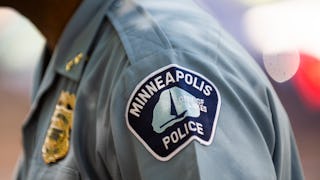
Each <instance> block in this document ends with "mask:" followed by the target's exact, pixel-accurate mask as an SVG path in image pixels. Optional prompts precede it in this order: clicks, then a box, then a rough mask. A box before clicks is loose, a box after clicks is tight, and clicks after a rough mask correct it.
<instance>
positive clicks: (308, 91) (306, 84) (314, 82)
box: [293, 53, 320, 109]
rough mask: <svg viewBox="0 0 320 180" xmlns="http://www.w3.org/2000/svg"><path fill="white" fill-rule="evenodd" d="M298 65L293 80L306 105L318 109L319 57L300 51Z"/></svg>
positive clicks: (319, 106)
mask: <svg viewBox="0 0 320 180" xmlns="http://www.w3.org/2000/svg"><path fill="white" fill-rule="evenodd" d="M300 59H301V61H300V67H299V69H298V71H297V73H296V75H295V77H294V78H293V82H294V84H295V86H296V88H297V90H298V92H299V93H300V95H301V97H302V99H303V101H304V102H306V105H307V106H308V107H310V108H312V109H313V108H315V109H320V59H317V58H316V57H313V56H311V55H308V54H305V53H300Z"/></svg>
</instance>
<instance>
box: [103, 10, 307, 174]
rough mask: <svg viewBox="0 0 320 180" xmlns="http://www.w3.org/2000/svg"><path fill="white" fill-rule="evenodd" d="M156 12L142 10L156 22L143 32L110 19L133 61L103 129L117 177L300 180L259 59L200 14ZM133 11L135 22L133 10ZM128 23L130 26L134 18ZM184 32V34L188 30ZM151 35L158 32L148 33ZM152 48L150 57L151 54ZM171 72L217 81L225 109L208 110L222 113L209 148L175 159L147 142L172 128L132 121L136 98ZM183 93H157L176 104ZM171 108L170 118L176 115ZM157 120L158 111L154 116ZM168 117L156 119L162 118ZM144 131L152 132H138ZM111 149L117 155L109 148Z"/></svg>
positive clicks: (194, 143)
mask: <svg viewBox="0 0 320 180" xmlns="http://www.w3.org/2000/svg"><path fill="white" fill-rule="evenodd" d="M146 6H147V5H146ZM157 7H160V8H161V7H163V6H159V4H157V6H153V5H150V7H148V8H150V9H151V10H150V11H149V12H147V13H146V14H143V13H142V16H144V17H141V18H145V19H148V22H149V21H153V22H156V23H155V24H151V25H150V26H148V25H149V24H144V25H145V27H144V28H140V29H139V28H137V29H129V28H128V27H126V28H127V29H120V28H119V26H120V25H119V24H117V23H121V22H126V21H120V20H119V21H116V20H114V19H112V18H111V21H112V22H113V24H114V25H115V28H116V29H117V31H118V32H119V33H120V39H121V41H122V43H123V45H124V48H125V50H126V53H127V56H128V61H130V63H129V64H127V67H126V68H123V69H122V73H121V74H120V75H119V76H118V77H117V82H114V81H112V82H114V86H113V87H112V92H111V94H110V95H111V96H110V98H109V99H108V103H109V105H108V106H107V107H106V109H107V112H106V117H105V120H106V122H107V125H106V126H105V127H106V128H107V129H105V130H106V131H105V132H108V134H109V136H108V137H110V138H111V139H109V140H110V141H108V142H110V144H109V143H108V144H109V146H108V147H105V149H106V150H105V151H103V152H105V153H106V154H110V152H111V154H114V155H115V157H114V158H111V159H112V162H116V163H117V165H118V166H117V168H118V169H117V171H114V172H118V174H119V175H120V176H121V177H122V178H123V179H177V178H178V179H302V171H301V167H300V161H299V157H298V152H297V149H296V145H295V142H294V137H293V134H292V130H291V127H290V122H289V120H288V117H287V115H286V113H285V111H284V109H283V107H282V105H281V103H280V102H279V100H278V97H277V96H276V94H275V92H274V90H273V89H272V86H271V85H270V83H269V82H268V80H267V78H266V77H265V75H264V74H263V72H262V71H261V70H260V68H259V66H258V65H257V64H256V63H255V62H254V60H253V59H252V58H251V57H250V56H249V55H248V54H247V53H246V52H245V51H244V50H243V49H242V48H241V47H240V46H239V45H238V44H237V43H236V42H234V41H233V40H232V38H230V37H229V36H228V35H227V34H226V33H225V32H224V31H223V30H222V29H221V28H219V26H218V25H217V23H215V22H214V21H211V20H208V18H204V19H202V18H200V19H201V20H203V21H205V22H210V23H207V24H205V23H203V21H200V20H199V19H198V16H195V14H192V13H194V12H191V11H181V12H179V11H178V10H177V11H170V12H162V10H161V9H160V8H159V9H156V8H157ZM153 8H154V9H153ZM188 10H190V9H188ZM142 11H143V8H140V9H139V12H142ZM172 12H174V13H175V16H174V17H176V19H175V18H170V17H173V15H172V14H170V13H172ZM185 12H190V13H189V14H188V13H185ZM148 13H150V14H148ZM180 13H181V14H183V15H181V17H185V18H182V19H183V20H184V21H183V23H182V24H179V23H181V21H179V18H181V17H179V16H180ZM129 14H130V16H131V17H134V13H131V12H130V13H129ZM155 14H158V15H159V14H161V16H156V15H155ZM190 14H191V15H190ZM152 15H154V16H152ZM192 15H193V16H192ZM196 15H198V14H196ZM150 19H151V20H150ZM180 20H181V19H180ZM207 20H208V21H207ZM140 21H142V19H139V22H140ZM128 22H131V23H128V24H130V25H132V24H134V22H136V21H128ZM140 23H141V22H140ZM150 27H152V28H153V29H152V28H150ZM182 27H183V28H184V29H185V30H186V31H182V29H183V28H182ZM195 27H196V28H195ZM150 32H155V34H156V35H150ZM189 32H192V33H189ZM159 34H160V35H159ZM163 42H167V43H168V46H161V43H163ZM159 44H160V45H159ZM146 51H148V52H150V53H148V54H146V53H145V52H146ZM141 54H144V55H141ZM169 67H179V68H180V70H181V69H184V70H186V72H192V73H193V75H194V76H193V77H198V78H199V79H200V77H201V78H202V79H205V80H206V81H210V82H212V83H213V85H214V86H215V87H216V91H218V92H219V95H220V98H221V106H220V107H219V109H218V107H217V106H216V105H210V106H207V108H208V111H210V112H211V111H214V110H218V112H219V116H218V118H217V119H216V127H215V132H214V137H213V141H212V142H211V143H207V144H206V143H203V142H200V141H199V140H197V139H192V140H191V141H190V142H188V143H187V144H184V145H181V146H177V149H178V151H176V153H174V154H173V156H171V157H170V158H167V159H161V158H158V157H157V156H155V153H154V151H153V150H152V148H151V147H152V146H157V145H158V146H163V141H161V139H160V140H158V141H149V140H150V139H155V138H154V136H153V135H152V131H158V133H163V132H166V130H164V131H162V130H161V128H160V130H154V129H153V130H152V129H148V128H145V129H144V128H142V129H141V127H139V126H136V127H132V126H130V123H128V118H127V117H126V116H127V113H128V107H129V105H128V103H130V100H132V99H135V97H136V95H135V94H134V93H135V92H139V90H141V92H143V90H142V89H143V87H146V83H147V82H150V81H153V80H155V79H156V78H157V77H158V76H159V77H160V76H161V75H160V74H161V73H166V72H167V71H168V69H169ZM181 71H182V70H181ZM159 79H160V80H161V78H159ZM159 79H158V80H159ZM154 82H155V81H154ZM147 84H148V83H147ZM164 84H165V83H164ZM149 85H151V84H149ZM160 86H161V85H160ZM179 88H180V89H182V90H183V91H182V90H181V91H180V90H176V89H171V90H172V91H170V93H171V94H170V93H169V92H168V91H161V93H160V91H157V92H155V93H154V94H157V97H158V99H160V98H161V97H160V96H161V95H163V96H164V97H168V98H167V99H168V104H170V103H171V102H169V101H171V100H170V98H171V99H174V97H171V96H175V95H172V92H180V93H182V92H184V91H188V89H185V88H188V87H186V86H184V87H183V86H179ZM158 90H159V88H158ZM158 92H159V93H158ZM188 92H189V91H188ZM182 94H183V93H182ZM188 96H189V95H188ZM189 97H190V96H189ZM150 99H151V98H150ZM164 99H165V98H164ZM140 100H141V99H140ZM137 101H138V100H137ZM155 101H157V100H155ZM173 101H174V100H173ZM171 104H172V103H171ZM140 105H141V106H143V109H146V111H148V112H151V113H152V112H154V109H155V106H154V105H152V106H151V105H150V104H148V103H147V102H145V104H143V102H142V103H141V102H140ZM137 107H138V106H137ZM162 107H163V108H167V107H166V106H162ZM167 109H168V108H167ZM172 109H173V108H171V115H173V114H174V113H173V112H174V111H177V110H172ZM176 109H177V108H176ZM129 111H130V108H129ZM141 112H142V111H141ZM161 112H168V111H167V110H163V111H161ZM177 112H178V111H177ZM180 112H183V111H180ZM177 114H179V113H176V117H175V118H177V117H178V116H177ZM180 114H182V113H180ZM156 115H157V114H153V117H156ZM167 116H168V115H167V114H161V113H160V114H158V115H157V117H159V118H160V117H167ZM144 117H146V116H141V118H142V120H145V121H143V122H146V123H149V124H152V118H149V119H143V118H144ZM160 119H161V118H160ZM181 122H182V121H181ZM172 126H173V125H172ZM143 127H144V126H143ZM146 127H147V126H146ZM149 127H151V125H150V126H149ZM139 128H140V132H143V133H145V134H147V135H146V136H143V137H142V136H141V135H139V134H138V133H137V132H138V130H137V129H139ZM102 129H103V128H102ZM150 132H151V133H150ZM172 132H173V131H172ZM148 133H150V136H148ZM153 134H154V133H153ZM169 134H170V132H169ZM100 136H101V135H100ZM103 137H104V136H103ZM162 140H163V139H162ZM109 148H111V150H112V151H108V149H109ZM105 160H106V161H104V163H105V164H107V166H108V167H109V166H110V167H113V165H112V164H110V162H108V161H107V160H108V159H105ZM109 169H112V168H109ZM110 174H111V176H112V174H116V173H112V172H111V173H110Z"/></svg>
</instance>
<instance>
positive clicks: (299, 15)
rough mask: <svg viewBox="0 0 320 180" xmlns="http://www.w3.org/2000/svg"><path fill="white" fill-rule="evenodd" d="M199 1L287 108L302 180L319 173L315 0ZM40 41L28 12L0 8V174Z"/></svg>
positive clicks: (14, 150) (11, 152)
mask: <svg viewBox="0 0 320 180" xmlns="http://www.w3.org/2000/svg"><path fill="white" fill-rule="evenodd" d="M0 1H1V0H0ZM197 2H198V4H199V5H200V6H201V7H203V8H204V9H205V10H206V11H207V12H208V13H210V14H211V15H212V16H214V17H215V18H216V19H218V20H219V21H220V23H221V25H222V26H223V27H224V28H225V29H226V30H227V31H228V32H229V33H230V34H232V35H233V36H234V37H235V39H237V40H238V42H239V43H241V44H242V45H243V46H244V47H245V48H246V49H247V50H248V52H249V53H250V54H251V55H252V56H253V57H254V58H255V60H256V61H257V62H258V64H260V65H261V67H262V69H263V70H264V71H265V72H266V74H267V75H268V77H269V78H270V81H271V82H272V84H273V86H274V88H275V89H276V91H277V92H278V94H279V97H280V99H281V101H282V103H283V105H284V106H285V108H286V110H287V112H288V114H289V117H290V120H291V123H292V127H293V130H294V133H295V136H296V140H297V144H298V148H299V151H300V156H301V160H302V165H303V169H304V173H305V177H306V179H311V180H318V179H320V171H319V165H320V155H319V154H320V141H319V137H320V23H319V19H320V1H319V0H197ZM0 4H1V2H0ZM44 44H45V40H44V38H43V37H42V36H41V34H40V33H39V32H38V31H37V30H36V28H35V27H34V26H33V25H32V24H31V23H30V22H29V21H28V20H27V19H26V18H24V17H22V16H21V15H19V14H18V13H17V12H15V11H13V10H12V9H10V8H6V7H0V115H1V118H0V142H1V143H2V145H1V149H0V179H11V177H12V173H13V172H14V168H15V164H16V161H17V159H18V157H19V155H20V153H21V125H22V123H23V121H24V118H25V117H26V116H27V114H28V110H29V107H30V94H31V87H32V75H33V71H34V68H35V65H36V62H37V60H38V59H39V56H40V52H41V50H42V48H43V46H44Z"/></svg>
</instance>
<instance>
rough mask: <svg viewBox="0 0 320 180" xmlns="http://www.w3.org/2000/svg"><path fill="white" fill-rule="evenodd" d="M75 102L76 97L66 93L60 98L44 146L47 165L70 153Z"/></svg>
mask: <svg viewBox="0 0 320 180" xmlns="http://www.w3.org/2000/svg"><path fill="white" fill-rule="evenodd" d="M75 101H76V96H75V95H74V94H72V93H69V92H66V91H62V92H61V94H60V96H59V100H58V102H57V104H56V107H55V110H54V113H53V116H52V117H51V121H50V126H49V128H48V130H47V134H46V138H45V141H44V144H43V145H42V158H43V160H44V162H45V163H47V164H49V163H54V162H56V161H57V160H59V159H62V158H64V157H65V156H66V155H67V153H68V151H69V146H70V143H69V141H70V131H71V128H72V122H73V111H74V107H75Z"/></svg>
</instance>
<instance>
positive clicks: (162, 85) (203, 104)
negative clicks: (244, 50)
mask: <svg viewBox="0 0 320 180" xmlns="http://www.w3.org/2000/svg"><path fill="white" fill-rule="evenodd" d="M220 104H221V101H220V95H219V92H218V90H217V88H216V87H215V86H214V84H213V83H212V82H211V81H209V80H208V79H207V78H205V77H204V76H202V75H201V74H199V73H196V72H194V71H192V70H189V69H186V68H183V67H181V66H178V65H176V64H171V65H168V66H166V67H163V68H161V69H159V70H157V71H155V72H153V73H151V74H150V75H149V76H147V77H146V78H145V79H143V81H142V82H140V83H139V84H138V85H137V87H136V88H135V90H134V91H133V93H132V94H131V97H130V99H129V101H128V104H127V109H126V121H127V126H128V128H129V129H130V131H131V132H132V133H133V134H134V135H135V136H136V137H137V138H138V139H139V141H140V142H141V143H142V144H143V145H144V146H145V147H146V149H147V150H148V151H149V152H150V153H151V154H152V155H153V156H154V157H155V158H157V159H159V160H161V161H167V160H169V159H171V158H172V157H173V156H174V155H176V154H177V153H178V152H179V151H181V150H182V149H183V148H184V147H185V146H187V145H188V144H189V143H190V142H191V141H193V140H197V141H198V142H200V143H201V144H203V145H210V144H211V142H212V140H213V136H214V131H215V127H216V123H217V119H218V114H219V110H220Z"/></svg>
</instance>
